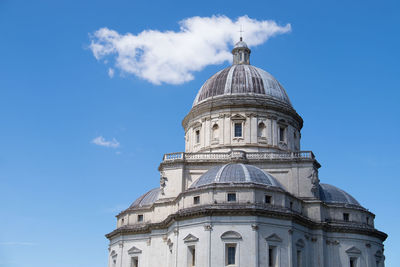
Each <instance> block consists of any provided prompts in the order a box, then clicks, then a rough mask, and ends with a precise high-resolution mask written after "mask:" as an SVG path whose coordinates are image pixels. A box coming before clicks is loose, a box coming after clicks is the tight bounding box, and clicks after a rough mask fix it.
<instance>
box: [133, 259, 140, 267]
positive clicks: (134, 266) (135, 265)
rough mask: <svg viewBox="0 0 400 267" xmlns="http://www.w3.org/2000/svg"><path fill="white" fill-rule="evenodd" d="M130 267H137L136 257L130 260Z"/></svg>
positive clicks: (137, 260)
mask: <svg viewBox="0 0 400 267" xmlns="http://www.w3.org/2000/svg"><path fill="white" fill-rule="evenodd" d="M131 267H139V259H138V258H137V257H133V258H132V259H131Z"/></svg>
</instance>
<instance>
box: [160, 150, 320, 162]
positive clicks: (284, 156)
mask: <svg viewBox="0 0 400 267" xmlns="http://www.w3.org/2000/svg"><path fill="white" fill-rule="evenodd" d="M238 159H241V160H296V159H299V160H302V159H315V157H314V154H313V153H312V152H311V151H297V152H245V151H241V150H236V151H232V152H226V153H221V152H219V153H218V152H216V153H185V152H178V153H169V154H164V157H163V162H171V161H176V160H182V161H183V160H185V161H198V160H206V161H220V160H221V161H223V160H238Z"/></svg>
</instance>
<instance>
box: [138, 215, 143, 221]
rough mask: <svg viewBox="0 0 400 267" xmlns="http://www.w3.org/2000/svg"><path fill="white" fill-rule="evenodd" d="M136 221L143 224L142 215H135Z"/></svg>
mask: <svg viewBox="0 0 400 267" xmlns="http://www.w3.org/2000/svg"><path fill="white" fill-rule="evenodd" d="M137 221H138V222H143V221H144V214H138V215H137Z"/></svg>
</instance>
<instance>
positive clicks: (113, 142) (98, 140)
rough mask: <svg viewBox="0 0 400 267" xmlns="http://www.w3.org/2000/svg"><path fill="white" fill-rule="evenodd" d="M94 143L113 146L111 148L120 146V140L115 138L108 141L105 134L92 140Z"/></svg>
mask: <svg viewBox="0 0 400 267" xmlns="http://www.w3.org/2000/svg"><path fill="white" fill-rule="evenodd" d="M92 143H93V144H95V145H98V146H105V147H111V148H117V147H119V142H118V141H117V140H116V139H115V138H113V139H112V140H110V141H107V140H106V139H105V138H104V137H103V136H98V137H96V138H94V139H93V140H92Z"/></svg>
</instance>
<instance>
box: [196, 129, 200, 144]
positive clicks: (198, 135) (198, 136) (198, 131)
mask: <svg viewBox="0 0 400 267" xmlns="http://www.w3.org/2000/svg"><path fill="white" fill-rule="evenodd" d="M198 143H200V130H197V131H196V144H198Z"/></svg>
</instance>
